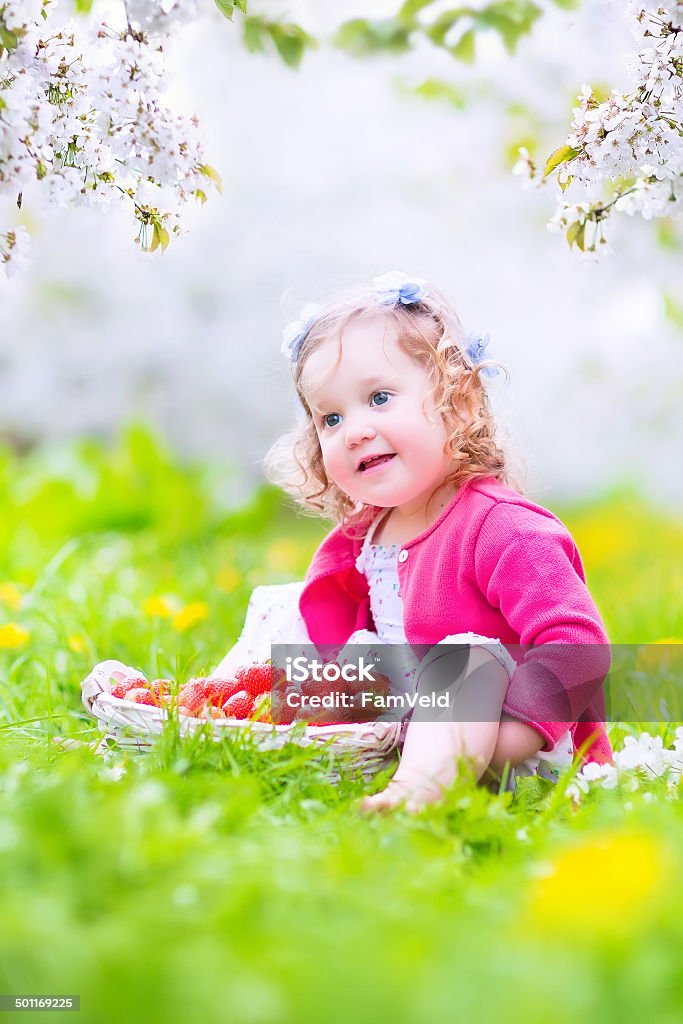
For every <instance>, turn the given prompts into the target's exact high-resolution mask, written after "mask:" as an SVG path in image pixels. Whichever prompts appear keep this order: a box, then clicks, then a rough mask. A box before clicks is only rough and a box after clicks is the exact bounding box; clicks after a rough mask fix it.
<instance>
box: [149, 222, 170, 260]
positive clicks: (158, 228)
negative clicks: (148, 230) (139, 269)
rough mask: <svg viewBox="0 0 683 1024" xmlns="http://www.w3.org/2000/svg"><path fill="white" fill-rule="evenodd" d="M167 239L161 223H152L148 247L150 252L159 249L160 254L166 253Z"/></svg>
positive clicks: (166, 233)
mask: <svg viewBox="0 0 683 1024" xmlns="http://www.w3.org/2000/svg"><path fill="white" fill-rule="evenodd" d="M168 243H169V237H168V231H167V230H166V228H165V227H164V225H163V224H162V223H161V221H158V220H155V221H154V230H153V232H152V244H151V245H150V247H149V251H150V252H156V250H157V249H159V248H161V251H162V252H166V249H167V247H168Z"/></svg>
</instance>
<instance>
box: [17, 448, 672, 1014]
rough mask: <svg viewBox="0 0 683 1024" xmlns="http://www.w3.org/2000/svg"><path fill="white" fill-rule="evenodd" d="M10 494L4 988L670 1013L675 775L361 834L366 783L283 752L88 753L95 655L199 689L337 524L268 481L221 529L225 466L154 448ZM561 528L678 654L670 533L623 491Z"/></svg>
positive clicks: (467, 797)
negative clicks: (271, 594) (264, 593)
mask: <svg viewBox="0 0 683 1024" xmlns="http://www.w3.org/2000/svg"><path fill="white" fill-rule="evenodd" d="M0 481H1V482H2V486H1V487H0V521H2V524H3V528H2V531H0V629H1V627H2V626H3V624H4V625H7V624H8V623H15V624H16V625H17V626H19V627H21V628H22V629H24V630H26V631H27V633H28V636H27V638H26V640H25V642H24V643H23V644H22V645H20V646H17V647H16V648H15V649H5V650H0V886H1V893H2V894H1V895H0V993H3V992H4V993H25V994H39V993H46V994H47V993H52V994H56V993H80V995H81V999H82V1003H81V1005H82V1010H81V1012H80V1017H79V1018H77V1019H81V1020H83V1021H84V1022H88V1024H90V1022H93V1024H105V1022H109V1021H112V1022H114V1021H116V1022H118V1021H128V1020H134V1021H138V1020H139V1021H144V1022H146V1024H152V1022H156V1021H159V1022H162V1021H163V1022H169V1021H180V1022H194V1021H197V1022H200V1021H201V1022H204V1021H207V1022H213V1021H216V1022H218V1021H221V1022H222V1021H234V1022H239V1024H241V1022H246V1024H248V1022H271V1021H272V1022H276V1021H277V1022H279V1021H293V1022H294V1021H296V1022H308V1021H309V1020H310V1021H317V1020H320V1019H323V1020H332V1021H337V1020H339V1021H359V1022H360V1021H366V1020H367V1021H370V1020H378V1019H379V1020H382V1021H383V1020H385V1019H386V1020H391V1021H396V1022H403V1021H429V1022H430V1024H431V1022H433V1021H441V1020H443V1021H452V1020H468V1021H469V1020H485V1021H488V1020H495V1021H497V1022H508V1021H510V1022H513V1021H514V1022H517V1021H523V1020H535V1019H540V1018H541V1017H547V1016H548V1015H551V1016H552V1018H553V1020H554V1022H555V1024H558V1022H562V1024H564V1022H565V1021H566V1022H567V1024H569V1022H570V1021H571V1022H572V1024H575V1022H576V1021H577V1020H601V1021H606V1020H608V1021H611V1020H615V1021H616V1020H618V1021H620V1022H630V1021H633V1022H636V1021H637V1022H638V1024H640V1022H641V1021H642V1020H645V1019H650V1018H652V1017H655V1018H656V1019H657V1020H658V1021H669V1020H670V1021H672V1022H673V1021H677V1020H678V1019H680V1012H681V1002H682V1001H683V1000H682V991H681V988H682V985H683V982H682V980H681V977H682V976H681V973H680V965H679V960H680V957H679V949H680V945H681V941H682V940H683V914H682V913H681V911H682V910H683V900H682V899H681V896H680V892H681V882H682V881H683V871H682V869H681V863H680V857H679V856H678V852H677V851H678V850H679V849H680V848H681V845H682V844H683V812H682V811H681V807H680V804H679V802H678V800H676V799H669V798H667V796H666V792H665V787H664V785H663V783H662V780H652V781H651V782H644V783H643V784H642V785H641V788H640V789H639V790H638V791H636V792H620V791H597V792H595V793H593V794H591V795H590V796H589V798H588V799H586V801H585V802H584V803H583V804H582V806H581V807H580V808H579V809H578V810H576V809H574V808H573V806H572V804H571V803H570V801H569V800H568V799H567V797H566V796H565V794H564V791H563V790H564V787H565V785H566V784H567V782H568V781H569V778H565V779H563V780H562V781H561V784H560V785H559V786H558V787H557V788H553V787H547V786H545V785H544V784H542V783H540V782H538V781H537V780H531V781H528V782H526V783H525V784H523V785H520V786H519V787H518V790H517V792H516V793H515V794H514V795H512V794H510V793H502V794H494V793H491V792H489V791H488V790H485V789H474V788H473V787H471V786H470V785H469V784H468V783H467V782H466V781H463V782H461V783H459V784H458V785H456V786H455V787H454V788H453V790H452V791H451V792H450V793H449V794H448V797H447V799H446V800H445V801H444V802H443V803H442V804H441V805H439V806H437V807H432V808H429V809H428V810H426V811H425V812H424V813H423V814H421V815H419V816H416V817H413V816H410V815H407V814H405V813H403V812H400V811H399V812H396V813H393V814H391V815H387V816H384V817H381V818H380V817H375V818H370V819H368V818H364V817H362V816H361V815H360V814H359V813H358V810H357V800H358V798H359V797H360V796H361V795H362V794H363V793H364V792H366V791H367V788H368V787H367V785H366V784H364V783H363V782H362V780H360V779H358V778H355V777H353V776H352V775H350V774H346V775H345V776H344V777H343V778H342V781H341V782H340V783H339V785H337V786H332V785H330V784H329V783H328V782H327V781H326V777H325V773H324V765H320V764H319V763H317V762H315V761H314V760H312V758H311V757H310V756H309V755H308V754H307V753H306V752H302V751H301V750H300V749H299V748H295V747H290V748H285V749H284V750H281V751H278V752H273V753H270V754H263V753H259V752H258V751H256V750H255V749H254V748H253V747H252V745H251V744H250V742H249V739H248V737H242V738H237V739H234V738H233V739H226V740H225V741H224V742H223V743H222V744H214V743H211V742H203V741H202V740H201V739H200V738H195V739H194V740H192V741H187V742H182V741H180V740H179V738H178V736H177V735H176V734H174V732H173V730H169V731H168V733H167V734H166V735H164V736H163V738H162V740H161V741H160V743H159V744H158V746H157V747H156V749H155V750H154V751H153V752H152V753H151V754H150V755H148V756H143V757H136V756H133V755H125V754H121V753H115V754H114V756H113V757H111V758H110V759H109V760H103V759H101V758H99V757H96V756H94V755H93V754H91V753H90V752H89V750H86V749H77V750H72V751H63V750H60V749H58V748H57V747H56V745H55V744H54V742H53V737H54V736H56V735H64V736H70V737H73V738H80V739H91V738H92V737H93V735H94V733H93V728H92V725H91V722H90V719H88V718H87V716H86V715H85V713H84V710H83V708H82V705H81V703H80V689H79V684H80V680H81V679H82V678H83V677H84V675H86V674H87V671H88V670H89V668H90V667H91V666H92V664H93V663H94V662H96V661H99V660H101V659H103V658H107V657H116V658H119V659H120V660H122V661H124V662H126V663H129V664H133V665H136V666H138V667H139V668H141V669H143V670H144V671H145V672H146V673H148V674H150V673H151V674H153V675H157V674H158V675H163V676H172V677H176V678H179V679H184V678H187V677H189V676H190V675H193V674H196V673H201V672H203V671H205V670H208V669H210V668H211V667H212V666H213V665H215V664H216V663H217V662H218V661H219V660H220V658H221V657H222V656H223V654H224V653H225V651H226V650H227V649H228V648H229V647H230V646H231V644H232V643H233V642H234V641H235V639H236V637H237V634H238V632H239V628H240V625H241V622H242V619H243V616H244V612H245V610H246V603H247V600H248V597H249V594H250V592H251V590H252V588H253V587H254V585H256V584H257V583H260V582H281V581H282V582H284V581H286V580H289V579H299V578H301V577H302V575H303V573H304V571H305V568H306V565H307V563H308V560H309V558H310V555H311V553H312V552H313V550H314V549H315V546H316V544H317V543H318V541H319V540H320V538H321V537H322V536H323V535H324V533H325V530H326V527H325V524H322V523H318V522H316V521H315V520H303V519H300V518H296V517H295V516H293V515H292V513H291V512H289V511H287V510H286V508H285V507H284V506H283V504H282V503H281V501H280V499H279V496H278V495H277V494H276V493H274V492H273V491H271V490H269V489H264V490H263V491H261V492H260V493H259V494H258V495H257V496H256V497H255V498H254V500H253V501H252V502H251V503H250V505H249V507H248V508H242V509H237V510H234V511H231V512H226V511H225V509H224V506H223V503H222V501H221V496H222V495H224V494H225V492H226V488H227V489H228V490H229V487H230V477H229V474H227V473H225V472H224V471H222V470H220V468H216V467H197V466H194V467H193V466H189V467H188V466H183V465H180V464H179V463H178V462H177V461H175V460H173V459H172V458H171V457H170V456H169V455H168V454H166V453H165V452H164V451H163V450H162V449H161V448H160V446H159V445H158V444H157V443H156V442H154V441H152V440H151V439H150V437H149V436H148V435H147V434H146V433H145V431H144V430H142V429H141V428H134V429H131V430H129V431H128V432H127V433H126V435H125V436H124V437H123V438H122V439H121V441H120V442H119V443H118V444H117V445H116V447H115V448H114V449H112V450H111V451H106V450H104V449H103V448H102V447H101V446H99V445H96V444H93V443H84V444H81V445H76V446H73V447H72V448H70V449H68V450H64V449H62V450H59V451H53V452H42V453H40V452H39V453H35V454H33V455H31V456H29V457H25V458H23V459H21V460H19V459H16V458H15V457H13V456H10V455H9V454H5V455H3V456H1V457H0ZM558 511H559V512H560V514H561V515H563V517H564V518H565V520H566V521H567V522H568V524H569V525H570V527H571V528H572V529H573V530H574V532H575V534H576V536H577V539H578V541H579V543H580V546H581V548H582V553H583V555H584V560H585V563H586V567H587V571H588V574H589V579H590V582H591V586H592V588H593V591H594V593H595V596H596V599H597V601H598V604H599V606H600V608H601V611H602V612H603V614H604V616H605V619H606V621H607V623H608V626H609V629H610V634H611V637H612V640H613V641H615V642H622V643H635V642H648V641H654V640H657V639H663V638H666V637H678V638H683V620H682V613H681V602H680V596H679V595H680V593H681V589H682V584H683V580H682V579H681V576H682V575H683V572H682V570H681V567H680V563H679V564H676V562H675V560H674V557H673V552H675V551H676V550H681V546H682V545H681V541H682V540H683V524H681V523H676V522H670V521H667V520H666V519H665V518H664V517H663V516H662V515H661V514H658V513H655V512H654V511H652V510H650V509H647V508H646V507H644V506H643V505H642V504H640V503H638V501H637V500H636V499H635V498H634V497H633V496H630V495H625V494H615V495H612V496H610V497H606V498H604V499H603V500H601V501H600V502H595V503H593V504H591V505H589V506H586V507H582V508H573V509H572V508H570V509H560V510H558ZM3 584H5V585H9V586H4V589H3ZM3 595H4V596H3ZM158 596H163V602H164V603H163V605H159V604H158V603H157V605H156V609H157V611H159V610H160V609H163V608H166V609H167V610H168V611H169V612H170V613H171V614H170V615H169V616H168V617H165V618H162V617H158V616H155V615H152V614H150V611H153V610H154V606H153V605H150V604H148V603H146V602H148V601H149V599H150V598H154V597H158ZM196 602H198V603H200V604H201V603H204V604H205V605H206V608H204V609H200V612H199V617H198V621H197V622H196V623H195V624H194V625H193V626H190V627H188V628H185V629H182V628H181V627H182V618H181V619H180V620H179V619H175V618H174V617H173V615H174V613H177V612H180V611H182V609H183V608H184V607H186V606H187V605H189V604H192V603H196ZM145 609H147V611H145ZM202 615H204V617H203V618H202V617H201V616H202ZM5 635H6V634H5ZM0 636H2V633H0ZM626 731H628V727H627V726H622V727H620V729H619V730H618V731H616V730H615V736H616V737H617V738H618V737H619V736H620V735H623V733H624V732H626ZM121 767H125V774H124V775H123V777H118V775H119V771H120V769H121ZM577 858H578V859H577ZM586 864H588V865H589V869H586ZM553 869H554V870H555V874H554V875H552V874H551V872H552V870H553ZM549 877H550V881H548V878H549ZM677 894H678V895H677ZM43 1018H44V1019H46V1020H52V1021H54V1020H58V1019H62V1018H63V1019H66V1020H69V1019H73V1017H69V1016H67V1015H66V1014H64V1013H51V1014H47V1013H37V1014H35V1015H34V1016H33V1017H32V1019H43Z"/></svg>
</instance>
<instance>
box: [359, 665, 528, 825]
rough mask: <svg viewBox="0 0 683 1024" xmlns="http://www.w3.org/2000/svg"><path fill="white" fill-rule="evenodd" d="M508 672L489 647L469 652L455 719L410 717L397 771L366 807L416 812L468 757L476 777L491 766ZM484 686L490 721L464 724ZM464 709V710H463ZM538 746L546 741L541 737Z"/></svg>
mask: <svg viewBox="0 0 683 1024" xmlns="http://www.w3.org/2000/svg"><path fill="white" fill-rule="evenodd" d="M508 681H509V680H508V674H507V672H506V670H505V669H504V668H503V666H502V665H501V664H500V662H499V661H498V660H497V659H496V658H495V657H494V656H493V655H492V654H490V653H489V652H488V651H486V649H485V648H482V647H473V648H472V649H471V651H470V657H469V662H468V668H467V674H466V676H465V677H464V679H463V682H462V684H461V685H460V687H459V689H458V692H457V694H456V695H455V697H454V700H453V703H452V707H451V714H450V717H451V718H452V719H453V720H452V721H441V722H438V721H432V722H420V721H411V722H410V724H409V726H408V729H407V732H406V738H405V743H404V745H403V754H402V756H401V762H400V764H399V767H398V769H397V770H396V774H395V776H394V777H393V779H392V780H391V782H390V783H389V785H388V786H387V787H386V789H384V790H382V791H381V792H380V793H375V794H374V795H373V796H369V797H366V798H365V799H364V800H363V801H362V803H361V810H363V811H377V810H385V809H388V808H391V807H395V806H397V805H398V804H402V803H405V806H406V810H409V811H416V810H419V809H420V808H421V807H423V806H425V805H426V804H428V803H434V802H435V801H437V800H440V799H441V798H442V796H443V794H444V790H445V789H447V788H448V786H450V785H451V783H452V782H453V780H454V779H455V777H456V774H457V771H458V761H459V759H461V758H466V759H467V760H468V761H469V762H470V764H471V768H472V772H473V774H474V777H475V781H478V780H479V779H480V778H481V776H482V775H483V774H484V772H485V771H486V769H487V768H488V766H489V764H490V762H491V758H492V756H493V753H494V750H495V748H496V741H497V738H498V731H499V726H500V713H501V708H502V706H503V700H504V698H505V691H506V690H507V686H508ZM484 685H485V686H486V711H487V718H488V720H487V721H483V722H467V721H465V722H461V721H458V718H459V717H463V716H466V715H467V709H468V708H469V709H471V708H472V707H476V706H479V707H481V697H480V692H481V688H482V686H484ZM459 712H460V713H459ZM538 739H539V744H541V743H542V742H543V740H542V738H541V737H540V736H539V737H538Z"/></svg>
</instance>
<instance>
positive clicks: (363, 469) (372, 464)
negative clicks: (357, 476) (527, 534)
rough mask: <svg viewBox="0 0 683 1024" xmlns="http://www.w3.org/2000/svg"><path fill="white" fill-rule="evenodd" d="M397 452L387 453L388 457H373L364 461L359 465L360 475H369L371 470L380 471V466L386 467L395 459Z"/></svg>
mask: <svg viewBox="0 0 683 1024" xmlns="http://www.w3.org/2000/svg"><path fill="white" fill-rule="evenodd" d="M395 455H396V452H391V453H387V454H386V455H371V456H370V457H369V458H367V459H363V460H362V461H361V462H359V463H358V472H359V473H368V472H370V470H373V469H379V468H380V466H385V465H386V464H387V463H388V462H391V460H392V459H393V458H394V457H395Z"/></svg>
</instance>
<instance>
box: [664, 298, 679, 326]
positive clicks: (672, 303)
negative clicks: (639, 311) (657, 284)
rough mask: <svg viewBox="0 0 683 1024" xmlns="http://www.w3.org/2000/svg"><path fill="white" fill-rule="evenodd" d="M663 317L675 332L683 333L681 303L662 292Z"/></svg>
mask: <svg viewBox="0 0 683 1024" xmlns="http://www.w3.org/2000/svg"><path fill="white" fill-rule="evenodd" d="M663 298H664V315H665V316H666V318H667V320H668V321H669V322H670V323H672V324H673V325H674V327H675V328H676V330H678V331H683V302H681V301H679V300H678V299H676V298H674V296H673V295H671V294H670V293H669V292H664V296H663Z"/></svg>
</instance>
